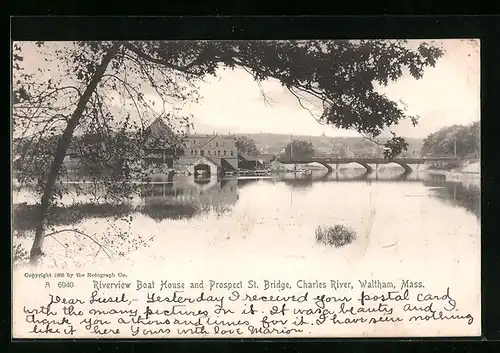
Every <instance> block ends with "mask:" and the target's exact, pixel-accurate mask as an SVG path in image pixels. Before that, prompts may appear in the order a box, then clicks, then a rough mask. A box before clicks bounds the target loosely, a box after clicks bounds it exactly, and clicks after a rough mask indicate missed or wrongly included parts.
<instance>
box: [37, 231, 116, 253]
mask: <svg viewBox="0 0 500 353" xmlns="http://www.w3.org/2000/svg"><path fill="white" fill-rule="evenodd" d="M64 232H74V233H77V234H80V235H83V236H84V237H86V238H88V239H90V240H91V241H92V242H94V243H95V244H96V245H97V246H98V247H99V250H98V251H97V253H96V255H95V256H97V254H98V253H99V252H100V251H101V250H102V251H103V252H104V253H105V254H106V255H107V256H108V258H109V259H110V260H111V256H110V255H109V254H108V252H107V251H106V247H105V246H104V245H102V244H100V243H99V242H98V241H97V240H95V239H94V238H92V237H91V236H90V235H88V234H86V233H84V232H82V231H79V230H78V229H75V228H70V229H62V230H58V231H55V232H52V233H48V234H45V237H51V238H53V239H55V240H56V241H57V242H58V243H59V244H61V245H62V246H63V247H65V248H67V246H64V245H63V244H62V243H61V242H60V241H58V240H57V239H56V238H55V237H54V235H56V234H59V233H64ZM108 250H109V249H108ZM109 251H111V250H109ZM95 256H94V257H95Z"/></svg>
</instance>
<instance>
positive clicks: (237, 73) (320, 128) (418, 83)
mask: <svg viewBox="0 0 500 353" xmlns="http://www.w3.org/2000/svg"><path fill="white" fill-rule="evenodd" d="M433 41H434V42H435V43H436V44H437V45H439V46H441V47H442V48H443V49H444V51H445V53H444V55H443V57H441V58H440V59H439V60H438V62H437V64H436V66H435V67H434V68H426V69H425V71H424V76H423V78H422V79H420V80H416V79H414V78H413V77H411V76H409V75H407V76H405V75H404V76H403V77H402V78H400V79H399V80H398V81H397V82H395V83H391V84H389V85H388V86H387V87H382V88H380V91H381V92H382V93H385V94H386V95H387V96H388V97H389V98H390V99H393V100H395V101H400V100H402V101H403V102H405V104H406V105H407V109H408V113H409V114H411V115H418V116H420V121H419V124H418V125H417V126H416V127H413V126H412V125H411V123H410V122H409V121H408V122H407V121H403V122H401V123H400V125H398V126H395V127H392V131H394V132H396V133H397V134H398V135H400V136H405V137H417V138H423V137H426V136H427V135H429V134H430V133H433V132H435V131H437V130H439V129H440V128H442V127H445V126H449V125H454V124H463V125H466V124H470V123H472V122H475V121H478V120H479V119H480V82H479V80H480V53H479V40H470V39H468V40H461V39H447V40H433ZM420 42H421V41H420V40H419V41H409V45H410V46H418V44H419V43H420ZM58 44H59V43H58ZM62 45H64V43H62ZM25 61H26V62H25V64H28V65H29V66H31V67H32V68H35V67H43V66H44V65H51V63H50V62H47V61H46V60H45V58H43V57H40V56H39V55H38V56H37V54H36V52H35V51H30V52H27V53H26V60H25ZM261 88H262V90H263V92H265V95H266V96H267V97H268V98H269V99H270V100H271V104H269V103H267V102H266V100H265V99H264V97H263V96H262V93H261ZM145 93H146V98H149V99H152V100H155V101H158V102H160V99H159V98H158V97H157V96H156V97H155V94H153V93H148V92H145ZM199 93H200V95H201V99H200V100H199V102H198V103H197V104H194V103H193V104H189V103H188V104H185V105H184V108H183V109H182V111H181V112H182V113H183V114H192V116H193V118H192V123H193V126H194V131H193V130H192V132H195V133H213V132H217V133H260V132H263V133H279V134H297V135H299V134H300V135H321V134H325V135H326V136H343V137H347V136H359V134H358V133H356V132H355V131H352V130H339V129H335V128H333V127H331V126H328V125H320V124H319V123H318V122H317V121H316V120H314V118H313V117H312V116H311V115H310V113H309V112H307V111H306V110H304V109H303V108H302V107H301V106H300V105H299V103H298V102H297V100H296V98H295V97H294V96H293V95H292V94H291V93H289V92H288V91H287V90H286V89H285V88H283V87H282V86H281V85H280V84H279V82H278V81H276V80H268V81H265V82H263V83H262V85H261V87H259V85H258V84H257V83H256V82H255V81H254V80H253V78H252V77H251V76H250V74H248V73H247V72H246V71H244V70H243V69H235V70H227V69H226V70H220V71H219V72H218V75H217V77H209V78H207V80H206V82H204V83H202V84H201V85H200V90H199Z"/></svg>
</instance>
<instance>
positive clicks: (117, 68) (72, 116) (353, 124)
mask: <svg viewBox="0 0 500 353" xmlns="http://www.w3.org/2000/svg"><path fill="white" fill-rule="evenodd" d="M36 45H37V47H38V49H39V50H40V51H41V52H42V53H43V54H44V55H45V60H47V61H49V62H51V64H53V65H52V66H51V68H50V69H45V70H42V69H41V68H39V69H38V71H39V72H28V71H27V70H23V66H22V64H23V58H24V56H25V55H29V54H27V53H26V50H27V49H26V45H25V43H14V45H13V76H14V77H13V86H14V87H13V103H14V104H13V110H14V112H13V116H14V137H15V138H16V139H21V140H24V141H26V139H28V140H29V144H30V146H35V147H32V148H31V151H32V153H29V154H26V153H25V154H23V153H22V151H15V154H16V153H19V154H21V155H22V159H23V160H22V161H21V162H20V164H21V165H23V166H27V165H29V164H30V163H29V160H32V161H33V160H34V159H36V160H37V161H43V163H40V165H38V166H37V168H35V169H29V167H27V168H28V169H27V170H26V173H24V177H23V178H22V180H23V181H26V180H31V181H34V184H35V188H34V189H35V190H36V191H38V192H39V194H40V202H39V208H38V215H37V226H36V232H35V239H34V242H33V246H32V249H31V253H30V257H31V260H32V263H36V262H37V260H38V258H39V257H40V255H41V254H42V247H43V240H44V238H45V235H44V233H45V228H46V218H47V217H46V216H47V212H48V211H49V210H50V207H51V205H53V204H54V203H55V202H56V196H57V193H55V190H56V188H55V185H56V182H57V180H58V178H60V177H61V176H62V175H64V174H65V173H66V171H65V168H64V165H63V160H64V157H65V156H66V155H67V153H68V149H69V148H70V146H71V144H72V142H73V138H74V136H75V135H76V134H78V133H84V132H88V133H93V134H97V135H100V136H101V141H102V143H101V146H102V148H101V149H100V153H101V154H104V155H106V154H107V155H113V154H117V153H122V152H123V151H122V150H123V148H125V147H123V146H125V145H127V146H140V144H139V143H138V141H140V139H142V138H144V137H143V132H144V124H145V122H146V121H148V119H150V118H151V117H152V116H153V115H155V114H156V115H161V116H163V117H164V118H165V120H166V121H168V122H170V123H172V126H173V127H175V126H177V125H176V124H175V123H174V122H175V121H178V120H186V119H185V118H184V117H177V116H175V114H172V113H171V112H175V109H173V108H174V105H175V104H174V103H173V100H176V99H177V100H178V101H181V102H183V101H187V100H189V99H196V98H197V96H196V93H197V83H198V82H200V80H202V79H203V78H204V77H206V76H207V75H217V73H218V68H220V67H223V66H226V67H229V68H235V67H240V68H243V69H245V70H247V71H248V72H249V74H251V75H252V76H253V77H254V79H255V80H256V81H263V80H266V79H276V80H278V81H279V82H280V83H281V84H282V85H283V86H284V87H286V89H288V90H289V91H290V93H291V94H293V95H294V96H295V97H296V98H297V100H298V101H299V103H300V104H301V105H304V104H306V102H307V101H314V102H316V103H319V104H321V107H322V109H321V114H319V115H318V116H317V119H318V121H319V122H320V123H326V124H331V125H333V126H335V127H338V128H343V129H355V130H357V131H358V132H360V133H362V134H367V135H370V136H378V135H379V134H380V133H381V131H382V130H383V129H384V128H386V127H390V126H392V125H394V124H397V123H398V122H399V121H400V120H403V119H406V118H409V119H412V121H413V122H414V123H416V119H415V118H414V117H410V116H408V115H407V114H406V112H405V110H404V108H402V107H400V106H399V105H398V103H396V102H393V101H391V100H389V99H388V98H387V97H386V96H384V95H383V94H380V93H378V92H377V90H376V84H377V83H378V84H381V85H387V84H388V83H389V82H390V81H395V80H397V79H398V78H400V77H401V76H402V75H403V71H404V70H407V71H408V72H409V73H410V74H411V75H412V76H413V77H414V78H417V79H418V78H421V77H422V75H423V70H424V68H425V67H426V66H434V65H435V63H436V60H437V59H438V58H439V57H441V56H442V51H441V50H440V49H439V48H437V47H435V46H433V45H430V44H428V43H425V42H424V43H422V44H421V45H420V46H419V47H418V48H417V49H411V48H409V47H408V46H407V45H406V43H405V42H404V41H381V40H361V41H348V40H332V41H320V40H313V41H143V42H141V41H122V42H108V41H106V42H91V41H89V42H75V43H72V44H71V45H68V44H57V43H56V44H54V43H44V42H37V43H36ZM148 89H149V90H152V91H153V92H156V93H157V95H158V96H159V97H161V99H162V102H161V105H162V107H161V112H160V113H158V111H157V109H154V108H153V105H154V101H150V100H148V99H146V97H145V92H147V91H148ZM113 97H114V99H113ZM120 99H121V100H122V105H129V106H131V107H133V109H132V112H131V114H132V113H133V117H132V118H131V119H123V118H120V116H119V115H118V114H117V112H116V110H113V109H112V106H113V105H115V106H116V105H117V104H118V105H119V104H120V103H119V102H120ZM184 125H185V124H184ZM179 133H180V132H179ZM116 134H120V136H122V138H121V139H120V140H121V141H122V143H121V146H122V147H121V148H117V147H116V146H114V142H113V141H116V139H115V136H116ZM47 135H53V136H57V137H56V144H55V146H54V148H52V149H51V148H45V149H44V148H42V149H39V148H37V147H36V146H39V145H43V144H44V141H46V137H47ZM172 143H173V144H174V142H172ZM387 146H388V147H390V149H391V153H395V154H397V153H399V152H401V150H403V149H404V144H403V143H402V140H398V139H396V138H395V139H393V140H391V141H389V142H388V144H387ZM134 148H135V147H128V150H129V153H131V154H136V155H139V154H140V152H137V153H136V152H134ZM39 151H40V153H42V152H43V154H40V153H39ZM33 152H34V153H35V155H36V156H38V157H35V156H33ZM40 156H42V157H40ZM114 159H116V158H114ZM96 160H99V158H94V162H95V161H96ZM21 174H23V173H21ZM113 177H114V178H117V180H119V181H120V182H119V183H115V180H112V181H111V182H109V183H107V184H106V187H107V188H108V189H110V190H111V193H110V194H115V193H116V192H117V191H118V192H119V196H120V197H122V196H124V195H125V194H127V193H128V192H130V191H131V190H129V189H128V188H127V187H126V185H127V180H128V178H127V176H123V175H118V176H117V175H115V176H113ZM115 184H116V185H121V187H120V188H119V190H115V189H116V186H114V185H115Z"/></svg>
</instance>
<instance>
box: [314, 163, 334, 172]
mask: <svg viewBox="0 0 500 353" xmlns="http://www.w3.org/2000/svg"><path fill="white" fill-rule="evenodd" d="M316 163H319V164H321V165H322V166H323V167H325V168H326V169H328V173H331V172H332V171H333V168H332V166H331V165H329V164H328V163H325V162H316Z"/></svg>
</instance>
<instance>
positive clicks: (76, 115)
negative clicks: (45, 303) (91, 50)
mask: <svg viewBox="0 0 500 353" xmlns="http://www.w3.org/2000/svg"><path fill="white" fill-rule="evenodd" d="M119 48H120V45H119V44H118V43H115V44H114V45H113V47H111V49H109V51H108V52H107V53H106V55H105V56H104V58H103V59H102V62H101V63H100V64H99V66H98V67H97V68H96V71H95V72H94V76H92V79H91V80H90V83H89V85H88V86H87V88H86V89H85V92H83V95H82V96H81V97H80V100H79V101H78V104H77V106H76V108H75V111H74V112H73V114H72V115H71V118H70V120H69V121H68V125H67V126H66V129H65V130H64V132H63V135H62V136H61V138H60V139H59V141H58V142H57V147H56V152H55V156H54V161H53V162H52V165H51V167H50V171H49V174H48V176H47V180H46V182H45V187H44V190H43V195H42V199H41V201H40V206H39V208H38V211H37V214H36V217H37V220H36V229H35V240H34V241H33V246H32V247H31V252H30V263H31V265H37V264H38V260H39V258H40V256H41V255H42V254H43V253H42V246H43V241H44V238H45V217H46V213H47V210H48V208H49V205H50V199H51V197H52V193H53V190H54V184H55V182H56V179H57V175H58V173H59V170H60V169H61V166H62V164H63V161H64V156H66V152H67V150H68V147H69V145H70V143H71V140H72V138H73V133H74V131H75V128H76V127H77V126H78V122H79V120H80V118H81V116H82V113H83V111H84V110H85V106H86V105H87V103H88V101H89V100H90V97H91V96H92V94H93V93H94V90H95V89H96V87H97V85H98V83H99V82H100V81H101V79H102V76H103V75H104V72H105V71H106V68H107V67H108V64H109V63H110V61H111V60H112V59H113V57H114V56H115V55H116V53H117V52H118V49H119Z"/></svg>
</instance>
